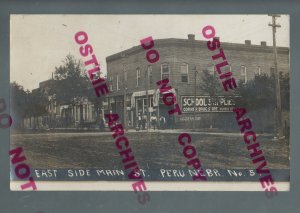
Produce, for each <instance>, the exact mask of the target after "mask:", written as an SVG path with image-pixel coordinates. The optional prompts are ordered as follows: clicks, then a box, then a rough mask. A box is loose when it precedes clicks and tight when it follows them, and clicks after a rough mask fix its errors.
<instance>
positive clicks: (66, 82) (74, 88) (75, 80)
mask: <svg viewBox="0 0 300 213" xmlns="http://www.w3.org/2000/svg"><path fill="white" fill-rule="evenodd" d="M54 79H55V83H54V87H53V88H51V93H52V94H56V101H57V102H58V103H59V104H70V103H71V104H77V102H78V101H80V100H82V97H86V96H87V95H88V91H87V89H88V88H89V85H90V82H89V79H88V78H87V76H86V74H85V72H84V68H83V64H82V62H81V61H79V60H76V59H75V58H74V56H72V55H67V56H66V58H65V60H64V61H63V65H61V66H59V67H55V72H54Z"/></svg>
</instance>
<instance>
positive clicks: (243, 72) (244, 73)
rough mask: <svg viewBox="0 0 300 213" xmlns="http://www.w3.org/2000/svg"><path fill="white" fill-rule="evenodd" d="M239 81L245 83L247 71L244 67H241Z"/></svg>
mask: <svg viewBox="0 0 300 213" xmlns="http://www.w3.org/2000/svg"><path fill="white" fill-rule="evenodd" d="M241 79H242V81H243V83H244V84H245V83H247V69H246V67H245V66H244V65H242V66H241Z"/></svg>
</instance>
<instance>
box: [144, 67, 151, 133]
mask: <svg viewBox="0 0 300 213" xmlns="http://www.w3.org/2000/svg"><path fill="white" fill-rule="evenodd" d="M150 66H151V65H148V66H147V68H146V72H145V79H146V110H147V132H149V129H150V114H149V94H148V87H149V86H148V84H149V69H150Z"/></svg>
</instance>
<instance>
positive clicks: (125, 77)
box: [124, 70, 127, 81]
mask: <svg viewBox="0 0 300 213" xmlns="http://www.w3.org/2000/svg"><path fill="white" fill-rule="evenodd" d="M124 80H125V81H127V70H125V71H124Z"/></svg>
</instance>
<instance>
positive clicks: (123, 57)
mask: <svg viewBox="0 0 300 213" xmlns="http://www.w3.org/2000/svg"><path fill="white" fill-rule="evenodd" d="M121 56H122V61H123V77H124V78H123V79H124V82H123V85H124V91H123V92H124V101H123V118H124V124H123V125H124V127H125V130H126V131H128V121H127V67H126V62H124V60H125V59H126V55H125V53H122V55H121Z"/></svg>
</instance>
